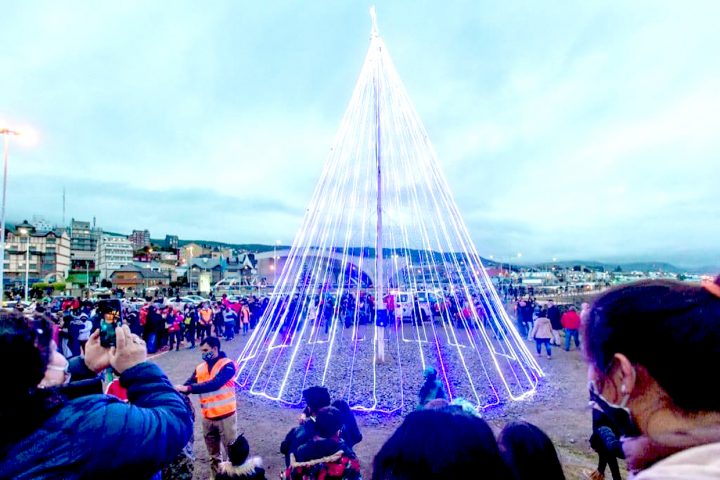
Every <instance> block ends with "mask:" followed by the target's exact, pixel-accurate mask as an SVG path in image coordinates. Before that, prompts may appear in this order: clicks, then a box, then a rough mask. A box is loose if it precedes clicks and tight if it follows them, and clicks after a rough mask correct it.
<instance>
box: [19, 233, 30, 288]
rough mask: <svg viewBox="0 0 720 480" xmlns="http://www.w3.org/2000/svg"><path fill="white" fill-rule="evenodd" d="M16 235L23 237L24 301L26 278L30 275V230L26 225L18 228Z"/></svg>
mask: <svg viewBox="0 0 720 480" xmlns="http://www.w3.org/2000/svg"><path fill="white" fill-rule="evenodd" d="M17 232H18V235H20V236H21V237H25V238H26V239H27V241H26V242H25V301H26V302H27V301H28V278H29V276H30V230H28V229H27V228H26V227H21V228H18V230H17Z"/></svg>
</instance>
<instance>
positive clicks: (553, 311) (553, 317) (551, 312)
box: [547, 305, 562, 330]
mask: <svg viewBox="0 0 720 480" xmlns="http://www.w3.org/2000/svg"><path fill="white" fill-rule="evenodd" d="M547 317H548V318H549V319H550V324H551V325H552V328H553V330H560V329H561V328H562V323H561V322H560V309H559V308H558V307H557V306H555V305H553V306H552V307H548V309H547Z"/></svg>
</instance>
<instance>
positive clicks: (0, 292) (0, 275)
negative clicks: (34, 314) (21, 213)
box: [0, 129, 17, 305]
mask: <svg viewBox="0 0 720 480" xmlns="http://www.w3.org/2000/svg"><path fill="white" fill-rule="evenodd" d="M10 134H13V135H17V132H13V131H11V130H8V129H2V130H0V135H2V136H3V139H4V142H3V183H2V206H1V207H0V305H2V300H3V298H5V198H6V194H7V176H8V152H9V151H10V139H9V138H8V135H10Z"/></svg>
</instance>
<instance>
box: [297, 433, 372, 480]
mask: <svg viewBox="0 0 720 480" xmlns="http://www.w3.org/2000/svg"><path fill="white" fill-rule="evenodd" d="M284 478H285V480H311V479H319V478H322V479H327V480H331V479H338V480H340V479H342V480H360V479H361V478H362V477H361V474H360V462H359V461H358V459H357V456H356V455H355V453H354V452H353V451H352V449H351V448H350V447H348V446H347V445H346V444H345V442H343V441H342V440H336V439H331V438H323V439H318V440H313V441H311V442H309V443H307V444H305V445H303V446H302V447H300V448H298V451H297V455H295V454H293V455H291V456H290V466H289V467H288V468H287V470H285V477H284Z"/></svg>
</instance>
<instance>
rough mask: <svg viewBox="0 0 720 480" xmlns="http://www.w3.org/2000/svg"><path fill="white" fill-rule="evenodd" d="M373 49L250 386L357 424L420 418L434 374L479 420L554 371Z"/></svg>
mask: <svg viewBox="0 0 720 480" xmlns="http://www.w3.org/2000/svg"><path fill="white" fill-rule="evenodd" d="M372 17H373V28H372V34H371V40H370V49H369V51H368V54H367V56H366V58H365V63H364V64H363V67H362V71H361V73H360V77H359V79H358V82H357V84H356V86H355V90H354V92H353V95H352V98H351V100H350V104H349V106H348V108H347V110H346V112H345V115H344V116H343V119H342V122H341V125H340V129H339V131H338V133H337V137H336V139H335V142H334V145H333V147H332V149H331V151H330V154H329V156H328V159H327V161H326V163H325V166H324V169H323V171H322V174H321V177H320V180H319V182H318V184H317V187H316V189H315V192H314V194H313V197H312V200H311V201H310V204H309V206H308V209H307V211H306V214H305V218H304V220H303V222H302V226H301V228H300V230H299V231H298V233H297V235H296V237H295V240H294V242H293V244H292V248H291V250H290V253H289V254H288V256H287V259H286V260H285V263H284V265H283V268H282V272H281V274H280V275H279V277H278V279H277V282H276V284H275V288H274V291H273V294H272V296H271V298H270V303H269V305H268V308H267V310H266V311H265V314H264V315H263V317H262V318H261V319H260V320H259V322H258V325H257V326H256V328H255V329H254V330H253V332H252V335H251V337H250V338H249V339H248V342H247V344H246V346H245V348H244V350H243V351H242V353H241V355H240V358H239V359H238V362H239V374H238V377H237V380H238V383H239V384H240V385H241V386H244V387H246V388H249V390H250V392H251V393H253V394H256V395H262V396H265V397H267V398H270V399H273V400H277V401H281V402H283V403H287V404H293V405H295V404H299V403H300V402H301V400H302V390H303V389H304V388H307V387H309V386H313V385H325V386H327V387H328V388H329V389H330V391H331V394H332V395H333V398H344V399H346V400H347V401H348V403H349V404H350V405H351V406H352V407H353V408H355V409H357V410H379V411H384V412H393V411H398V410H401V409H403V408H405V409H408V408H412V407H413V406H414V404H415V402H416V395H417V391H418V388H419V386H420V384H421V383H422V373H423V371H424V369H425V368H426V367H428V366H432V367H434V368H435V369H436V370H437V372H438V379H439V380H440V381H441V383H442V385H443V387H444V390H445V391H446V392H447V393H448V396H449V397H450V398H451V399H452V398H456V397H462V398H464V399H466V400H468V401H470V402H472V403H474V404H475V405H476V406H477V407H478V408H480V409H483V408H487V407H489V406H492V405H497V404H499V403H500V402H502V401H504V400H515V399H520V398H525V397H527V396H528V395H530V394H531V393H532V392H534V391H535V388H536V386H537V382H538V378H539V377H541V376H542V370H541V369H540V367H539V366H538V364H537V362H536V361H535V359H534V358H533V357H532V355H531V354H530V353H529V352H528V350H527V348H526V346H525V344H524V342H523V339H522V338H521V337H520V336H519V335H518V333H517V331H516V329H515V327H514V326H513V323H512V321H511V320H510V319H509V318H508V315H507V314H506V312H505V310H504V308H503V306H502V303H501V301H500V299H499V297H498V295H497V293H496V291H495V289H494V287H493V285H492V282H491V281H490V278H489V277H488V275H487V273H486V271H485V269H484V267H483V265H482V262H481V260H480V256H479V255H478V252H477V250H476V249H475V246H474V245H473V242H472V241H471V239H470V234H469V232H468V230H467V227H466V226H465V223H464V222H463V219H462V217H461V216H460V212H459V210H458V207H457V205H456V203H455V201H454V199H453V197H452V194H451V192H450V188H449V186H448V184H447V181H446V180H445V177H444V176H443V174H442V172H441V170H440V166H439V163H438V161H437V158H436V156H435V152H434V150H433V148H432V145H431V144H430V140H429V139H428V135H427V132H426V131H425V128H424V127H423V125H422V123H421V121H420V118H419V117H418V115H417V113H416V112H415V109H414V108H413V106H412V103H411V102H410V99H409V97H408V95H407V92H406V91H405V88H404V86H403V84H402V82H401V80H400V78H399V76H398V74H397V72H396V70H395V68H394V66H393V63H392V61H391V59H390V56H389V54H388V51H387V48H386V46H385V44H384V42H383V41H382V39H381V38H380V36H379V34H378V30H377V24H376V21H375V15H374V11H372Z"/></svg>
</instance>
